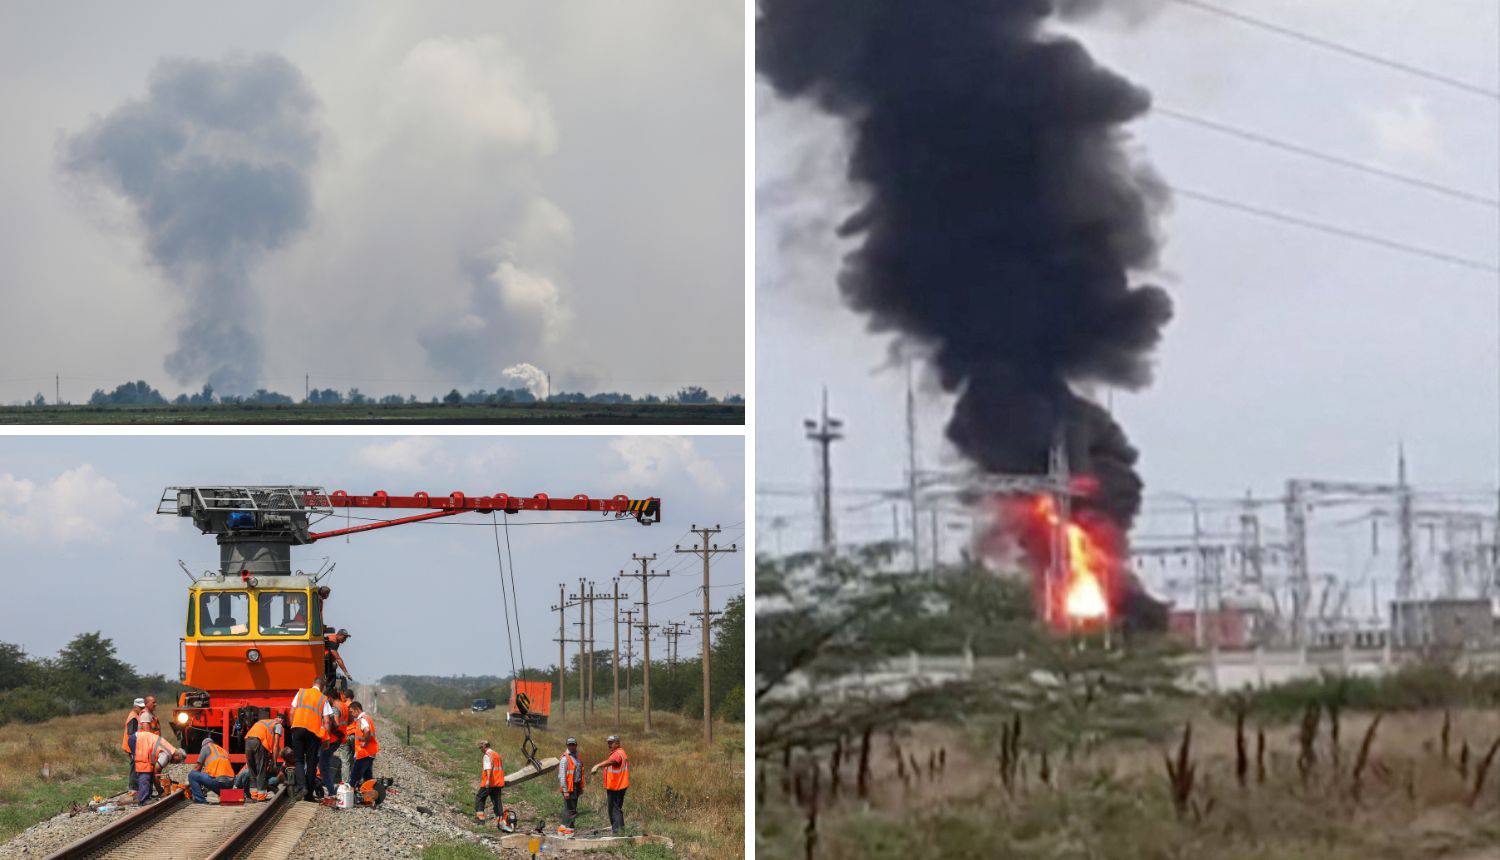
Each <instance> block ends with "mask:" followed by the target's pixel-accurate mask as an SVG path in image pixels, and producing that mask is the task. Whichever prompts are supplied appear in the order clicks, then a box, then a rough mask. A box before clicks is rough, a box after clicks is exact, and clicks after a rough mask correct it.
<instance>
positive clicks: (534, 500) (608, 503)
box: [302, 490, 661, 541]
mask: <svg viewBox="0 0 1500 860" xmlns="http://www.w3.org/2000/svg"><path fill="white" fill-rule="evenodd" d="M302 502H303V504H304V505H306V506H307V507H310V508H394V509H412V508H416V509H426V510H427V513H422V514H414V515H412V516H409V517H397V518H395V519H390V520H381V521H379V522H373V523H364V524H362V525H357V526H349V527H348V528H342V529H333V530H331V531H326V532H312V533H310V534H309V535H308V537H310V538H311V539H312V540H314V541H317V540H321V539H322V538H326V537H337V536H339V535H347V534H354V533H356V532H367V531H373V530H375V529H383V528H390V527H391V526H399V525H405V524H407V523H418V522H422V521H424V520H434V519H438V518H440V517H451V516H454V515H455V514H463V513H469V512H473V513H480V514H488V513H491V512H503V513H508V514H515V513H520V512H521V511H598V512H600V513H613V514H614V515H615V516H616V518H619V517H624V516H634V517H635V518H636V520H637V521H639V522H640V523H641V524H642V525H651V524H652V523H654V522H658V521H660V520H661V499H658V498H649V499H632V498H630V497H629V496H625V495H617V496H611V497H610V498H607V499H601V498H594V497H592V496H585V495H577V496H572V497H570V498H556V499H554V498H552V497H551V496H548V495H547V494H546V493H537V494H536V495H534V496H512V495H510V494H508V493H496V494H495V495H493V496H466V495H464V494H463V493H459V492H453V493H449V494H448V495H446V496H434V495H431V494H429V493H417V494H415V495H411V496H392V495H390V494H388V493H386V492H385V491H384V490H377V491H375V493H373V494H372V495H368V496H351V495H349V494H348V493H346V492H344V491H343V490H335V491H334V492H332V493H328V494H326V495H324V494H319V493H306V494H304V496H303V498H302Z"/></svg>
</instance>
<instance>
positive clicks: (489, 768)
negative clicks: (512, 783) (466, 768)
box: [474, 741, 505, 822]
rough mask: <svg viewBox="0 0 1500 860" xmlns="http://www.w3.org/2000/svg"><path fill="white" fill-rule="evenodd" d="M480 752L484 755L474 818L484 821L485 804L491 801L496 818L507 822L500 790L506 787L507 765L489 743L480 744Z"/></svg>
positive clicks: (481, 761)
mask: <svg viewBox="0 0 1500 860" xmlns="http://www.w3.org/2000/svg"><path fill="white" fill-rule="evenodd" d="M479 751H480V752H481V753H483V754H484V755H483V756H482V757H481V758H480V760H479V792H478V793H477V794H475V795H474V818H475V819H476V820H478V821H484V802H485V801H486V800H489V801H490V803H491V804H492V805H493V806H494V809H495V818H496V819H497V820H499V821H502V822H503V821H504V820H505V809H504V808H503V807H502V806H501V805H500V790H501V789H502V788H504V787H505V765H504V764H503V763H502V762H501V761H500V753H498V752H495V751H494V750H492V749H490V742H489V741H480V742H479Z"/></svg>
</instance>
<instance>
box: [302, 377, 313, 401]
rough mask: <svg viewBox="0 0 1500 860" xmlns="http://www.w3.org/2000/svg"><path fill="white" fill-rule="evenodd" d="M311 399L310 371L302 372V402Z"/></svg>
mask: <svg viewBox="0 0 1500 860" xmlns="http://www.w3.org/2000/svg"><path fill="white" fill-rule="evenodd" d="M311 400H312V374H311V373H304V374H302V402H303V403H307V402H309V401H311Z"/></svg>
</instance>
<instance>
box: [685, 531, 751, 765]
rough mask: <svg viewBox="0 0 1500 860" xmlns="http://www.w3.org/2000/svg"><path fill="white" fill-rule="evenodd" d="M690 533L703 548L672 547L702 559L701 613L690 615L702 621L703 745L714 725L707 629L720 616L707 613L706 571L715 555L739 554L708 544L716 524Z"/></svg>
mask: <svg viewBox="0 0 1500 860" xmlns="http://www.w3.org/2000/svg"><path fill="white" fill-rule="evenodd" d="M690 531H692V532H694V533H696V534H697V535H698V536H699V538H700V539H701V540H702V541H703V546H701V547H688V548H687V549H683V548H682V547H680V546H679V547H673V549H674V550H675V551H676V552H680V553H691V554H693V555H696V556H700V557H701V558H702V559H703V611H702V612H694V613H692V614H693V615H696V616H699V617H700V618H701V619H702V621H703V741H704V743H709V742H712V741H713V739H714V723H713V706H712V705H710V704H709V700H708V686H709V671H708V662H709V654H710V650H711V649H710V648H709V641H708V640H709V636H708V630H709V627H711V626H712V624H713V617H714V616H715V615H721V614H722V613H719V612H709V611H708V595H709V583H708V569H709V564H710V563H711V562H712V560H713V557H714V556H716V555H722V554H724V553H733V552H739V549H738V547H737V546H736V545H735V544H730V545H729V547H728V548H721V547H720V546H719V545H718V544H716V543H714V544H711V543H709V539H710V538H712V537H713V536H714V535H716V534H718V533H719V532H721V531H723V529H721V528H719V524H718V523H714V526H713V528H709V527H708V526H704V527H703V528H701V529H700V528H698V526H697V524H696V523H694V524H693V527H692V528H691V529H690Z"/></svg>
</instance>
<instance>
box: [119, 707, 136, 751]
mask: <svg viewBox="0 0 1500 860" xmlns="http://www.w3.org/2000/svg"><path fill="white" fill-rule="evenodd" d="M139 716H140V714H138V713H136V712H135V710H134V709H132V710H131V711H130V713H128V714H126V715H125V726H124V728H123V729H122V730H121V732H120V749H122V750H124V751H125V752H130V721H131V720H134V719H136V718H138V717H139ZM140 728H141V726H140V724H139V723H137V724H136V729H137V730H140Z"/></svg>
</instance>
